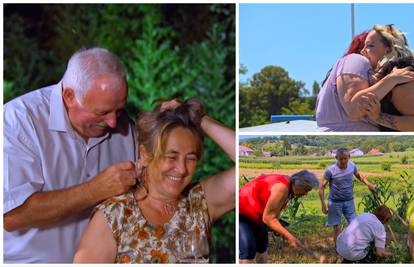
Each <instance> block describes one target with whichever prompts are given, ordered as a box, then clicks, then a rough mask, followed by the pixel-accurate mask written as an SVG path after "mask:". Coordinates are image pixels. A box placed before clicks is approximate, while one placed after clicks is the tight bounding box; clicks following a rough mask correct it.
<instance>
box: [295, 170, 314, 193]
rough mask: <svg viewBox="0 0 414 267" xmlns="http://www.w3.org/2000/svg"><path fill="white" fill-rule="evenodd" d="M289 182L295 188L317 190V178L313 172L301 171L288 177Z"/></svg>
mask: <svg viewBox="0 0 414 267" xmlns="http://www.w3.org/2000/svg"><path fill="white" fill-rule="evenodd" d="M290 181H291V182H292V183H293V184H294V185H295V186H297V187H302V188H304V189H305V190H307V191H310V190H312V189H313V188H319V180H318V177H316V175H315V174H314V173H313V172H310V171H308V170H301V171H300V172H297V173H295V174H293V175H292V176H291V177H290Z"/></svg>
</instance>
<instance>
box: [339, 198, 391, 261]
mask: <svg viewBox="0 0 414 267" xmlns="http://www.w3.org/2000/svg"><path fill="white" fill-rule="evenodd" d="M390 219H391V211H390V209H389V208H387V207H386V206H385V205H382V206H380V207H378V208H377V209H375V210H374V212H373V213H363V214H361V215H359V216H357V217H356V218H355V219H353V220H352V221H351V223H350V224H349V225H348V227H346V228H345V229H344V230H343V231H342V232H341V233H340V234H339V236H338V238H337V240H336V251H337V253H338V254H339V255H340V256H342V257H343V258H344V261H343V263H369V262H370V261H371V260H370V259H371V258H372V257H371V255H370V253H369V252H370V250H369V246H370V244H374V245H375V254H376V256H378V257H380V258H389V257H392V255H393V254H392V253H391V252H389V251H387V250H386V249H385V240H386V232H385V228H384V225H383V224H386V223H388V222H389V220H390Z"/></svg>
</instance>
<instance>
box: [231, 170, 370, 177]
mask: <svg viewBox="0 0 414 267" xmlns="http://www.w3.org/2000/svg"><path fill="white" fill-rule="evenodd" d="M298 171H299V170H292V169H277V170H275V169H239V176H241V175H245V176H247V177H252V176H259V175H261V174H264V173H278V174H286V175H292V174H294V173H296V172H298ZM310 171H311V172H313V173H315V174H316V175H317V176H318V177H320V178H322V176H323V172H324V171H325V170H310ZM361 174H362V175H364V176H371V175H375V176H378V173H372V172H361Z"/></svg>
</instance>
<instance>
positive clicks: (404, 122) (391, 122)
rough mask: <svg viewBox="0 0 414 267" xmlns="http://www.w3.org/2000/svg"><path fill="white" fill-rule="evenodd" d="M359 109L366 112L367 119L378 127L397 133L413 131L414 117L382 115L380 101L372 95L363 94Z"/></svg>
mask: <svg viewBox="0 0 414 267" xmlns="http://www.w3.org/2000/svg"><path fill="white" fill-rule="evenodd" d="M361 107H362V109H363V110H364V111H365V112H366V114H367V117H368V118H369V119H370V120H371V121H373V122H375V123H377V124H379V125H382V126H385V127H388V128H391V129H394V130H397V131H407V132H411V131H414V116H411V115H405V116H396V115H390V114H387V113H382V112H381V104H380V101H379V100H378V98H377V97H376V96H375V95H374V94H372V93H367V94H364V95H363V96H362V97H361Z"/></svg>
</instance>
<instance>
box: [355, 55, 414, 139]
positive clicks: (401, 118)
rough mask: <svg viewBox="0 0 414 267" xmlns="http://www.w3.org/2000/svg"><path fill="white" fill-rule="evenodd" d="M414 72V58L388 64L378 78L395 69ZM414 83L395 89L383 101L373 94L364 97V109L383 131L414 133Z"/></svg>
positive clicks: (397, 60) (399, 59)
mask: <svg viewBox="0 0 414 267" xmlns="http://www.w3.org/2000/svg"><path fill="white" fill-rule="evenodd" d="M403 68H408V69H411V70H414V57H412V56H410V57H403V58H398V59H396V60H392V61H389V62H387V63H386V64H385V65H384V67H383V68H382V69H381V71H379V72H378V74H377V78H378V79H382V78H384V77H386V76H387V75H389V74H390V73H391V72H392V71H393V70H394V69H403ZM413 90H414V81H410V82H407V83H404V84H401V85H399V86H397V87H395V88H393V89H392V90H391V91H390V92H389V93H388V94H387V95H386V96H385V97H384V98H383V99H382V100H381V101H379V99H378V97H376V96H375V95H374V94H372V93H367V94H364V95H362V98H363V101H362V102H361V103H362V107H363V108H364V109H365V110H366V112H367V114H368V117H369V119H370V120H371V121H373V122H375V123H377V124H378V125H379V128H380V130H381V131H414V106H413V103H414V91H413Z"/></svg>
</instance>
